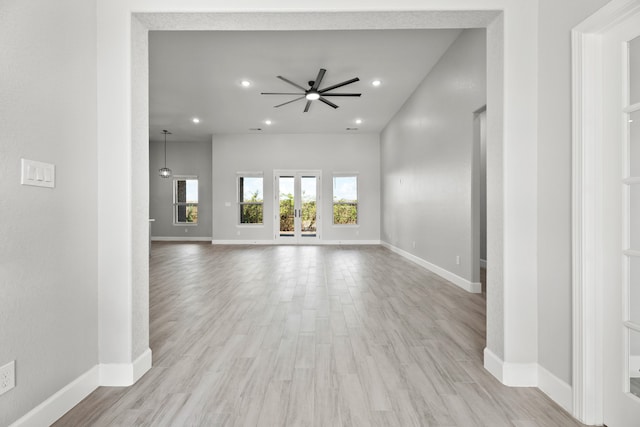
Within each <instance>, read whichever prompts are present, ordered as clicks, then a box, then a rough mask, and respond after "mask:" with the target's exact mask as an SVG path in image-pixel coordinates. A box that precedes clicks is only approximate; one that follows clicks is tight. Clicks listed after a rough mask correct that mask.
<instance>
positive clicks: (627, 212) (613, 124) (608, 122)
mask: <svg viewBox="0 0 640 427" xmlns="http://www.w3.org/2000/svg"><path fill="white" fill-rule="evenodd" d="M603 43H604V44H603V55H604V56H603V59H604V64H605V65H604V70H603V73H604V74H603V81H604V85H605V86H604V91H603V92H604V94H603V95H604V96H603V97H604V99H603V110H602V114H603V126H604V128H603V137H604V149H603V150H602V163H601V165H602V170H603V177H604V181H603V188H602V193H603V206H602V215H603V220H604V224H605V228H604V236H603V238H602V240H603V248H602V256H603V272H602V280H603V285H604V286H603V295H602V297H603V310H604V312H603V313H602V314H603V325H604V334H603V346H602V348H603V360H604V370H603V374H604V414H603V415H604V422H605V424H606V425H607V426H609V427H632V426H633V427H637V426H640V14H636V15H635V16H631V17H628V18H626V19H624V20H623V21H622V22H620V23H618V24H616V25H615V26H614V27H613V28H612V29H611V30H609V31H607V32H606V33H605V35H604V38H603Z"/></svg>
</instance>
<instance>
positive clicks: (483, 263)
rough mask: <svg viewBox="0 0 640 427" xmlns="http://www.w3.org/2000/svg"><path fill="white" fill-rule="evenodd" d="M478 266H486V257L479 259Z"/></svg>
mask: <svg viewBox="0 0 640 427" xmlns="http://www.w3.org/2000/svg"><path fill="white" fill-rule="evenodd" d="M480 267H482V268H487V260H486V259H481V260H480Z"/></svg>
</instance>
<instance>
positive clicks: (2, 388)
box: [0, 360, 16, 394]
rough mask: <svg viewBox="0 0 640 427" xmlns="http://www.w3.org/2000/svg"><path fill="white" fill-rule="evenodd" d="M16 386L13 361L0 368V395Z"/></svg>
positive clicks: (14, 363)
mask: <svg viewBox="0 0 640 427" xmlns="http://www.w3.org/2000/svg"><path fill="white" fill-rule="evenodd" d="M15 386H16V361H15V360H13V361H11V362H9V363H7V364H6V365H4V366H3V367H1V368H0V394H4V393H6V392H8V391H9V390H11V389H12V388H14V387H15Z"/></svg>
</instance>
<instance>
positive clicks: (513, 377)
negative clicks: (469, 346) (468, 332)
mask: <svg viewBox="0 0 640 427" xmlns="http://www.w3.org/2000/svg"><path fill="white" fill-rule="evenodd" d="M484 368H485V369H486V370H487V371H489V373H490V374H491V375H493V376H494V377H496V378H497V379H498V381H500V382H501V383H502V384H504V385H506V386H509V387H537V386H538V365H537V364H536V363H507V362H504V361H503V360H502V359H500V358H499V357H498V356H496V355H495V353H493V352H492V351H491V350H489V349H488V348H486V347H485V349H484Z"/></svg>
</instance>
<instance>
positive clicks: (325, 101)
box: [320, 97, 338, 108]
mask: <svg viewBox="0 0 640 427" xmlns="http://www.w3.org/2000/svg"><path fill="white" fill-rule="evenodd" d="M320 101H322V102H324V103H325V104H327V105H328V106H330V107H333V108H338V106H337V105H336V104H334V103H333V102H331V101H329V100H328V99H324V98H323V97H320Z"/></svg>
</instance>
